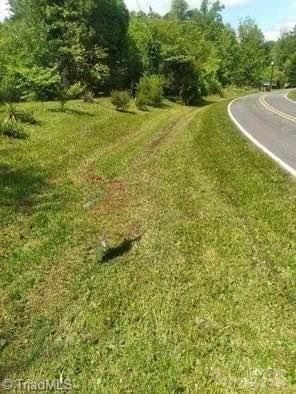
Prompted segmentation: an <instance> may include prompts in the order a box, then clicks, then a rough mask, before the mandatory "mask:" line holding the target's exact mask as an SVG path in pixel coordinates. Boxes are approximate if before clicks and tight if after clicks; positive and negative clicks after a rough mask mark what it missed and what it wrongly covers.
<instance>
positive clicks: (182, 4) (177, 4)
mask: <svg viewBox="0 0 296 394" xmlns="http://www.w3.org/2000/svg"><path fill="white" fill-rule="evenodd" d="M187 11H188V3H187V2H186V0H172V4H171V10H170V12H169V16H170V17H172V18H175V19H179V20H185V19H187Z"/></svg>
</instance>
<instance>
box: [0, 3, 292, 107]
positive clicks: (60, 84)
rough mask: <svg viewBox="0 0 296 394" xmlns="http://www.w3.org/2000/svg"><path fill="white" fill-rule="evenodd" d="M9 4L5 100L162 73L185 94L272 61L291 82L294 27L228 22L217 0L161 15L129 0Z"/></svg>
mask: <svg viewBox="0 0 296 394" xmlns="http://www.w3.org/2000/svg"><path fill="white" fill-rule="evenodd" d="M10 7H11V14H12V15H11V17H10V18H9V19H7V20H6V21H4V23H2V24H0V53H1V55H0V95H1V97H2V99H5V97H7V95H8V93H7V92H9V97H11V96H12V97H13V98H14V99H15V100H21V99H27V98H30V97H32V96H35V97H36V98H38V99H46V98H54V97H55V96H56V95H57V92H58V91H59V89H61V88H64V87H65V88H66V87H69V86H71V85H72V84H77V83H79V84H81V86H82V87H83V88H84V89H88V90H91V91H93V92H94V93H98V92H109V91H110V90H111V89H113V88H128V87H129V86H130V84H131V83H132V84H135V83H137V82H138V81H139V79H140V77H141V76H142V75H143V74H147V75H155V74H159V75H162V76H163V77H164V81H165V90H166V92H167V94H174V95H177V96H180V97H181V98H182V99H183V101H185V102H187V103H189V102H194V101H196V100H197V99H198V98H199V97H200V96H202V95H206V94H210V93H217V92H220V91H221V89H222V88H223V87H224V86H227V85H229V84H236V85H246V86H257V85H259V84H260V83H261V82H262V81H263V80H266V79H268V78H269V77H268V75H270V72H271V71H270V64H271V61H274V62H275V77H276V80H277V82H278V84H281V85H283V84H284V83H285V82H286V83H290V84H295V74H294V73H295V53H296V27H295V29H294V30H293V31H291V32H289V33H285V34H283V35H282V37H281V38H280V39H279V40H278V41H277V42H266V40H265V38H264V35H263V33H262V31H261V30H260V28H259V27H258V25H257V24H256V23H255V21H253V20H252V19H250V18H247V19H246V20H243V21H241V22H240V24H239V27H238V30H237V31H235V30H234V29H232V28H231V27H230V26H229V25H227V24H225V23H224V22H223V18H222V11H223V9H224V6H223V5H222V4H221V3H220V1H209V0H203V1H202V2H201V5H200V7H199V8H194V9H190V8H189V5H188V3H187V2H186V0H172V3H171V7H170V10H169V11H168V13H167V14H166V15H164V16H163V17H162V16H160V15H159V14H157V13H155V12H154V11H153V10H152V8H151V7H150V9H149V12H148V13H147V14H146V13H144V12H138V13H136V12H131V13H129V12H128V11H127V9H126V7H125V5H124V2H123V0H10ZM186 92H187V93H186ZM185 96H186V97H185ZM188 97H189V98H188Z"/></svg>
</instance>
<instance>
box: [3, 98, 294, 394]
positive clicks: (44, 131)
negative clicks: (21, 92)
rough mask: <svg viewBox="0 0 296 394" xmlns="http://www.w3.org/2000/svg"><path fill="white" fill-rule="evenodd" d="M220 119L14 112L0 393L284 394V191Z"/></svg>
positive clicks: (192, 114) (289, 366) (287, 348)
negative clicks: (59, 381)
mask: <svg viewBox="0 0 296 394" xmlns="http://www.w3.org/2000/svg"><path fill="white" fill-rule="evenodd" d="M227 104H228V102H227V101H221V100H214V99H213V100H212V102H211V101H209V102H208V103H207V105H204V106H203V107H201V108H193V107H184V106H181V105H177V104H172V103H167V106H166V107H165V108H161V109H153V110H150V111H149V112H142V113H140V112H138V111H131V113H118V112H115V111H114V110H113V109H112V108H111V105H110V103H109V100H108V99H100V100H98V101H97V103H96V104H93V105H91V104H83V103H81V102H79V101H76V102H70V103H68V104H67V108H68V110H67V111H66V112H65V113H62V112H59V111H57V108H58V104H56V103H46V104H41V103H35V104H21V106H20V108H24V109H31V110H33V111H34V114H35V116H36V118H37V119H38V120H39V124H38V125H35V126H25V128H26V131H27V132H28V134H29V138H28V139H26V140H14V139H9V138H6V137H0V149H1V161H0V192H1V193H0V200H1V206H0V210H1V211H0V213H1V216H0V217H1V219H0V220H1V233H0V237H1V238H0V260H1V264H0V269H1V271H0V273H1V275H0V278H1V279H0V281H1V290H0V313H1V316H0V318H1V321H0V352H1V353H0V381H1V380H3V379H4V378H10V379H25V380H32V381H38V380H41V379H56V378H59V377H61V376H62V377H63V378H68V379H70V380H71V382H72V387H73V391H75V390H76V392H89V393H93V392H102V393H116V392H121V393H125V392H134V393H147V392H149V393H166V392H168V393H170V392H178V393H180V392H201V393H205V392H225V393H229V392H237V391H241V392H276V391H277V390H278V391H277V392H291V393H292V392H295V391H294V390H295V384H296V373H295V361H296V360H295V343H296V333H295V294H296V293H295V290H296V289H295V263H296V254H295V248H296V226H295V217H296V216H295V215H296V197H295V196H296V183H295V180H294V179H292V178H291V177H289V176H288V175H286V174H285V173H283V172H282V171H281V170H280V169H279V168H277V166H276V165H275V164H274V163H273V162H272V161H270V160H269V159H268V158H267V157H265V156H264V155H263V154H261V153H259V152H258V151H257V150H256V149H255V148H254V147H253V146H252V145H250V143H249V142H247V141H246V140H245V139H244V138H243V137H242V136H241V135H240V134H239V132H238V131H237V130H236V128H235V126H233V125H232V123H231V121H230V120H229V119H228V115H227V111H226V109H227ZM136 238H139V239H138V240H137V241H135V242H133V243H132V242H130V243H129V242H123V241H124V239H126V240H132V239H136ZM102 240H104V241H106V242H107V243H109V244H110V245H111V246H115V247H116V246H117V247H118V248H117V249H118V250H117V249H113V252H114V254H117V255H118V256H116V257H115V258H113V259H106V261H102V254H103V252H104V250H103V246H102ZM122 242H123V245H121V243H122ZM121 246H126V248H125V249H126V250H123V249H124V247H122V248H121ZM120 249H122V250H120ZM120 252H122V253H120ZM123 252H125V253H123ZM111 257H112V256H111ZM113 257H114V256H113Z"/></svg>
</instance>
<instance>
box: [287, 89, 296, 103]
mask: <svg viewBox="0 0 296 394" xmlns="http://www.w3.org/2000/svg"><path fill="white" fill-rule="evenodd" d="M289 98H290V99H292V100H294V101H296V90H293V91H291V92H290V93H289Z"/></svg>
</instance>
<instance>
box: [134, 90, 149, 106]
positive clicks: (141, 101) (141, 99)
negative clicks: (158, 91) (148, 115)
mask: <svg viewBox="0 0 296 394" xmlns="http://www.w3.org/2000/svg"><path fill="white" fill-rule="evenodd" d="M148 104H149V100H148V99H147V97H146V96H145V94H144V93H143V92H138V93H137V96H136V106H137V108H138V109H139V110H140V111H146V110H147V105H148Z"/></svg>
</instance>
